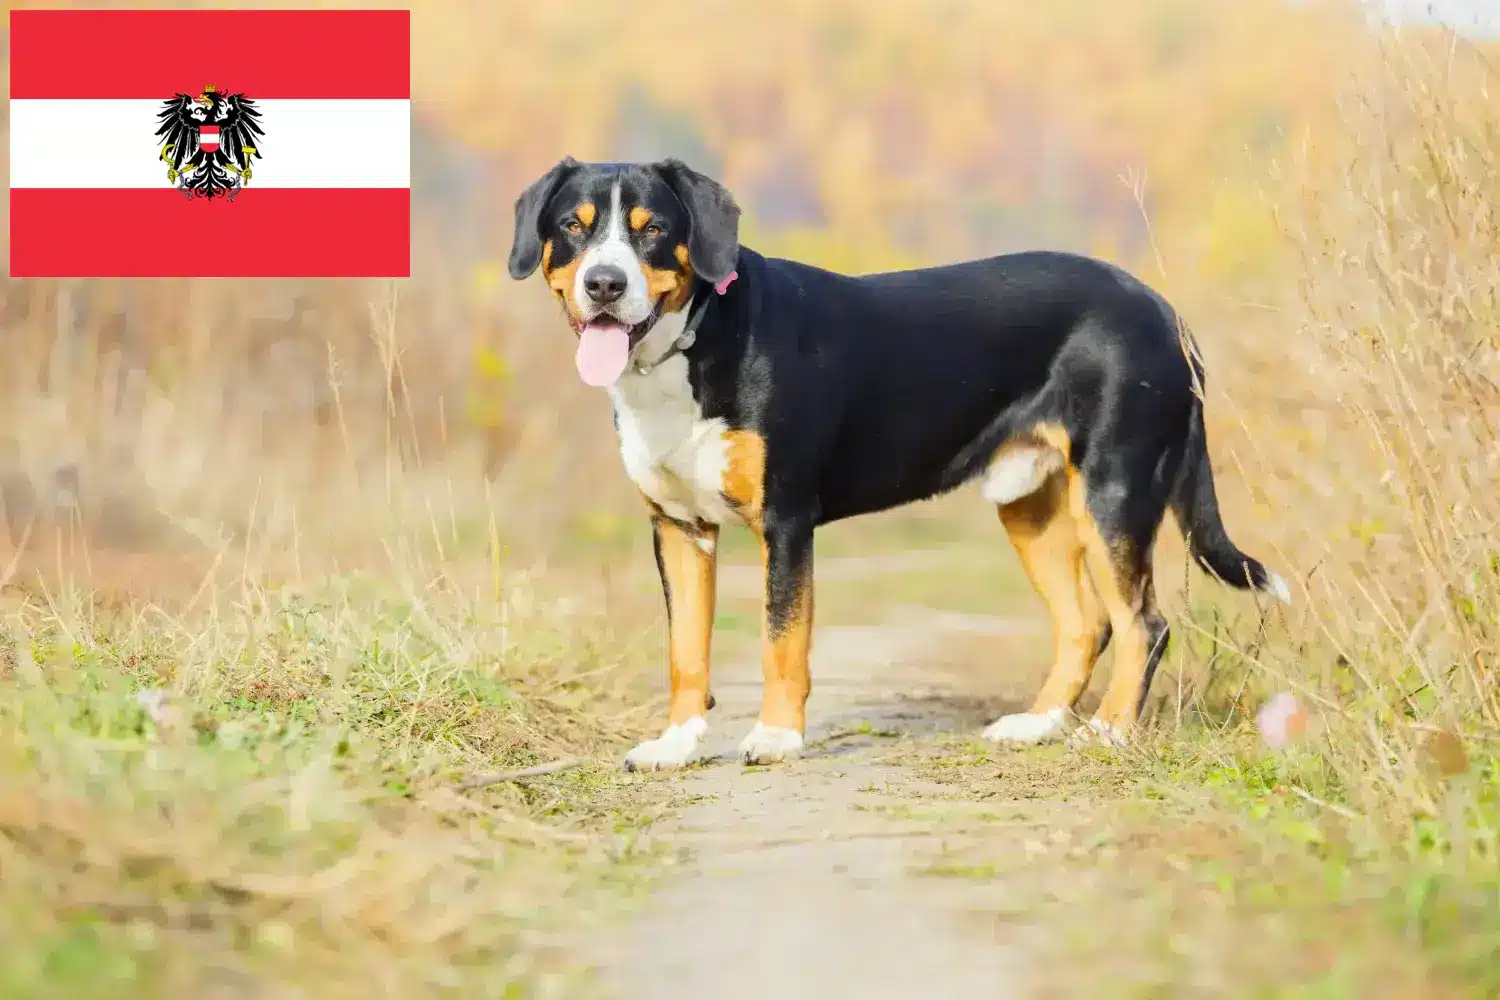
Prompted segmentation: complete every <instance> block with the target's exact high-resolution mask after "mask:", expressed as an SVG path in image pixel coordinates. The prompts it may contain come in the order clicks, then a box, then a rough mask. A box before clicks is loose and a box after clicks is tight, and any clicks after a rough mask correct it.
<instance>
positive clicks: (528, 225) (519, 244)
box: [510, 156, 578, 281]
mask: <svg viewBox="0 0 1500 1000" xmlns="http://www.w3.org/2000/svg"><path fill="white" fill-rule="evenodd" d="M577 166H578V161H577V160H575V159H573V158H572V157H571V156H565V157H563V158H562V159H561V160H559V161H558V162H557V164H556V165H555V166H554V167H553V168H552V169H551V170H549V171H547V172H546V173H545V174H543V175H542V176H541V177H540V178H538V179H537V180H536V181H535V182H533V183H532V185H531V186H530V187H529V188H527V189H526V190H525V191H522V192H521V197H519V198H517V199H516V232H515V235H514V236H512V237H511V244H510V276H511V277H512V278H515V279H516V280H517V281H520V280H521V279H522V278H529V277H531V274H532V272H533V271H535V270H536V269H537V265H538V264H540V263H541V262H542V230H541V215H542V209H543V208H545V207H546V205H547V202H548V201H549V200H550V199H551V198H552V195H553V193H554V192H555V191H557V188H558V186H559V185H560V184H562V182H563V180H564V178H566V177H567V176H568V175H569V174H571V173H572V172H573V171H574V169H575V168H577Z"/></svg>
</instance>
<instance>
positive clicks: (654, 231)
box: [641, 225, 661, 236]
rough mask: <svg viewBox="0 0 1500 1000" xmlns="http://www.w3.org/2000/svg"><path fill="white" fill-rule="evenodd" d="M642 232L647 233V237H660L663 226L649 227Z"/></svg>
mask: <svg viewBox="0 0 1500 1000" xmlns="http://www.w3.org/2000/svg"><path fill="white" fill-rule="evenodd" d="M641 232H643V233H645V234H646V235H647V236H660V235H661V226H657V225H650V226H647V227H646V228H645V229H642V230H641Z"/></svg>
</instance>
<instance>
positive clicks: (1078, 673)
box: [984, 472, 1109, 743]
mask: <svg viewBox="0 0 1500 1000" xmlns="http://www.w3.org/2000/svg"><path fill="white" fill-rule="evenodd" d="M999 511H1000V520H1001V522H1002V523H1003V524H1004V525H1005V530H1006V533H1007V534H1009V536H1010V540H1011V544H1012V545H1014V546H1015V549H1016V554H1017V555H1018V556H1020V558H1021V565H1022V567H1023V568H1024V569H1025V570H1026V575H1027V577H1028V578H1029V579H1030V580H1031V584H1032V586H1033V587H1035V588H1036V590H1037V593H1038V594H1040V595H1041V597H1042V600H1043V601H1045V602H1046V604H1047V609H1048V611H1049V612H1050V613H1051V615H1052V643H1053V656H1052V666H1051V668H1050V669H1049V670H1048V672H1047V679H1046V681H1045V682H1044V683H1043V685H1042V689H1041V691H1040V692H1039V693H1038V694H1037V696H1036V700H1035V701H1034V702H1033V703H1032V705H1031V708H1030V710H1029V711H1026V712H1021V713H1017V714H1014V715H1005V716H1001V717H1000V718H999V719H997V720H996V721H995V722H994V723H993V724H991V725H990V726H989V727H988V728H987V729H985V731H984V737H985V739H988V740H994V741H997V742H1008V743H1036V742H1040V741H1042V740H1046V739H1050V738H1054V737H1060V736H1061V735H1062V734H1063V730H1064V727H1065V725H1066V724H1067V720H1068V716H1069V714H1070V713H1071V711H1072V709H1073V705H1074V704H1075V703H1076V702H1077V701H1078V698H1079V696H1080V695H1081V694H1082V693H1083V691H1084V689H1085V688H1086V687H1088V683H1089V678H1090V676H1091V675H1092V674H1093V670H1094V663H1095V661H1096V660H1097V659H1098V657H1099V654H1100V653H1101V652H1102V651H1103V649H1104V646H1105V644H1106V643H1108V641H1109V638H1108V633H1109V624H1108V621H1107V620H1106V617H1105V612H1104V607H1103V605H1102V604H1101V602H1100V600H1099V596H1098V594H1096V593H1095V591H1094V587H1093V584H1092V583H1091V582H1090V581H1089V576H1088V573H1087V571H1086V569H1085V552H1084V545H1083V541H1082V538H1081V537H1080V534H1079V531H1078V525H1077V523H1076V522H1075V521H1074V519H1073V515H1072V513H1071V511H1070V510H1069V509H1068V503H1067V479H1066V478H1065V476H1064V474H1063V473H1061V472H1056V473H1053V474H1051V475H1050V476H1049V477H1048V478H1047V479H1046V481H1045V482H1044V483H1043V484H1042V487H1041V488H1040V489H1038V490H1037V491H1036V492H1034V493H1031V494H1029V495H1027V496H1024V497H1022V498H1020V499H1019V500H1015V501H1012V502H1011V503H1008V504H1003V505H1001V506H1000V507H999Z"/></svg>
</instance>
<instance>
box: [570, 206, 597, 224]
mask: <svg viewBox="0 0 1500 1000" xmlns="http://www.w3.org/2000/svg"><path fill="white" fill-rule="evenodd" d="M573 214H574V215H576V216H578V221H579V222H581V223H583V224H584V225H585V226H592V225H593V224H594V220H595V219H597V218H598V217H599V207H598V206H597V205H595V204H594V203H593V202H591V201H585V202H583V203H581V204H580V205H579V206H578V207H577V208H575V209H573Z"/></svg>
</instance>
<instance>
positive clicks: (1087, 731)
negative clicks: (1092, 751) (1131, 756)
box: [1068, 715, 1129, 747]
mask: <svg viewBox="0 0 1500 1000" xmlns="http://www.w3.org/2000/svg"><path fill="white" fill-rule="evenodd" d="M1068 739H1069V741H1070V742H1072V743H1075V744H1084V743H1102V744H1104V745H1105V746H1107V747H1123V746H1125V745H1126V743H1128V742H1129V741H1128V740H1127V739H1126V737H1125V731H1124V730H1123V729H1121V728H1120V727H1119V726H1117V725H1115V724H1114V723H1113V722H1105V721H1104V720H1103V719H1101V718H1099V717H1098V716H1097V715H1096V716H1094V717H1093V718H1092V719H1090V720H1089V721H1088V722H1086V723H1084V724H1083V725H1081V726H1079V727H1078V728H1077V729H1075V730H1073V732H1072V733H1071V734H1070V735H1069V737H1068Z"/></svg>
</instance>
